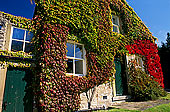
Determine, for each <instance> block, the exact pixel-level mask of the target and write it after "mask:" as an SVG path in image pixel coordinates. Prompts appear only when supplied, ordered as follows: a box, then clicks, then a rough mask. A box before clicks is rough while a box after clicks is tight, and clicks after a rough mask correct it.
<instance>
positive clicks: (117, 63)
mask: <svg viewBox="0 0 170 112" xmlns="http://www.w3.org/2000/svg"><path fill="white" fill-rule="evenodd" d="M114 63H115V69H116V74H115V83H116V96H122V95H123V83H122V76H121V62H120V61H119V60H118V59H115V61H114Z"/></svg>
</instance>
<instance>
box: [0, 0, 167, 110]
mask: <svg viewBox="0 0 170 112" xmlns="http://www.w3.org/2000/svg"><path fill="white" fill-rule="evenodd" d="M35 2H36V9H35V14H34V18H33V20H32V21H31V20H28V19H26V18H22V17H16V16H13V15H10V14H6V13H3V12H1V13H2V14H3V16H4V17H5V18H6V19H7V20H8V21H9V22H10V23H11V24H14V25H15V26H17V27H20V28H26V29H30V30H31V31H33V32H34V38H33V40H32V43H33V45H34V51H33V54H34V59H35V60H36V61H34V62H35V65H36V67H34V70H33V71H34V74H35V76H36V78H35V80H36V81H35V82H36V84H35V85H34V87H35V88H34V91H35V97H36V102H37V107H38V109H39V111H59V110H62V111H75V110H78V109H79V106H80V93H82V92H84V91H88V90H89V89H91V88H93V87H94V86H97V85H100V84H103V83H105V82H106V81H110V80H111V77H114V73H115V69H114V64H113V62H114V57H115V55H118V56H122V55H125V54H126V53H130V54H136V55H142V56H144V57H146V58H147V60H146V61H145V64H146V66H147V67H146V70H148V71H149V73H150V75H152V76H153V77H155V78H156V79H157V81H158V82H159V84H160V85H161V86H162V87H164V85H163V77H162V69H161V66H160V63H159V56H158V55H157V51H154V52H153V53H151V54H150V56H148V55H147V54H148V53H150V52H151V51H152V49H156V48H157V47H156V45H155V39H156V38H155V37H153V36H152V34H151V32H150V31H149V30H148V28H147V27H146V26H145V25H144V23H143V22H142V21H141V20H140V18H139V17H138V16H137V15H136V13H135V12H134V11H133V9H132V8H131V7H130V6H129V5H128V4H127V3H126V2H125V1H124V0H58V1H56V0H50V1H49V0H35ZM112 14H114V15H117V16H118V17H119V18H120V19H121V21H122V24H121V26H122V30H123V31H122V32H121V34H118V33H115V32H113V31H112V30H113V25H112V21H111V19H112V16H111V15H112ZM67 40H72V41H75V42H79V43H82V44H84V46H85V50H86V58H87V74H86V76H83V77H77V76H67V75H66V67H67V64H66V60H67V58H66V43H67ZM136 47H137V48H138V50H136V49H133V48H136ZM145 50H148V52H147V53H145V52H144V53H142V52H143V51H145ZM0 55H1V56H5V58H1V59H2V60H1V63H3V64H4V63H6V62H10V63H7V64H5V65H14V63H16V62H17V63H22V62H23V61H21V58H22V59H25V58H29V59H31V58H32V56H30V55H29V54H26V53H22V52H17V53H14V52H10V51H8V50H5V51H4V50H3V51H1V54H0ZM9 57H10V58H9ZM11 57H18V59H17V60H15V62H14V63H13V62H12V61H11V59H12V58H11ZM9 59H10V61H9ZM153 60H154V61H153ZM24 62H27V63H29V66H28V67H30V62H29V61H24ZM152 63H154V64H155V65H157V64H158V65H159V66H155V68H154V69H153V70H150V68H151V67H152V66H154V64H152ZM21 67H22V65H21ZM23 67H27V66H23ZM155 70H159V74H155Z"/></svg>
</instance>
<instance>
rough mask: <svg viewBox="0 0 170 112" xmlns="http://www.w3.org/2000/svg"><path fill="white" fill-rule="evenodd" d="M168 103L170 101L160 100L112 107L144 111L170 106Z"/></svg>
mask: <svg viewBox="0 0 170 112" xmlns="http://www.w3.org/2000/svg"><path fill="white" fill-rule="evenodd" d="M168 103H170V100H166V99H158V100H155V101H144V102H122V103H117V104H113V105H112V107H114V108H122V109H129V110H141V111H142V110H145V109H148V108H152V107H154V106H157V105H161V104H168Z"/></svg>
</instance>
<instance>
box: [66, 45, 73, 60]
mask: <svg viewBox="0 0 170 112" xmlns="http://www.w3.org/2000/svg"><path fill="white" fill-rule="evenodd" d="M66 45H67V56H70V57H74V44H72V43H67V44H66Z"/></svg>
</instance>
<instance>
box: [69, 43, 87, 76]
mask: <svg viewBox="0 0 170 112" xmlns="http://www.w3.org/2000/svg"><path fill="white" fill-rule="evenodd" d="M67 43H72V44H74V57H70V56H67V59H73V73H66V74H67V75H74V76H85V75H86V51H85V48H84V44H80V43H77V42H74V41H71V40H68V41H67ZM76 44H77V45H81V46H82V49H83V59H82V58H76V57H75V45H76ZM74 60H82V61H83V74H75V72H76V68H75V67H76V66H75V61H74Z"/></svg>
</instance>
